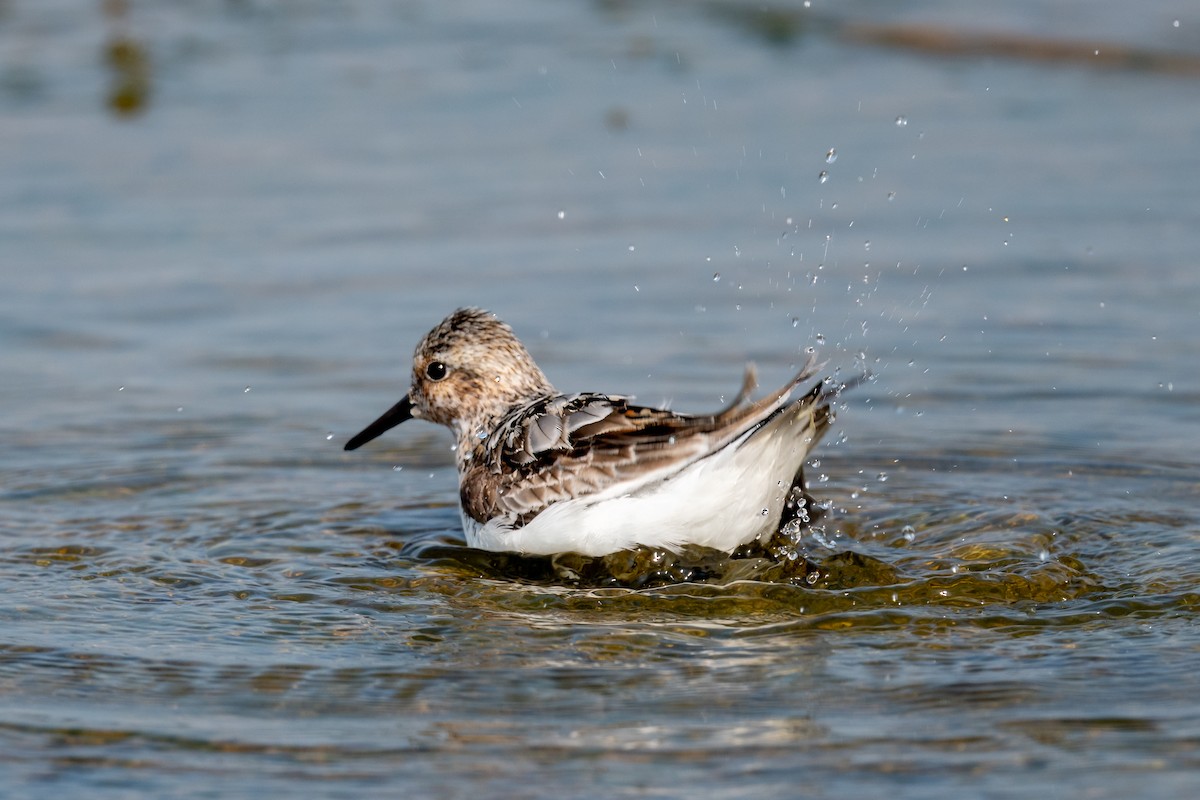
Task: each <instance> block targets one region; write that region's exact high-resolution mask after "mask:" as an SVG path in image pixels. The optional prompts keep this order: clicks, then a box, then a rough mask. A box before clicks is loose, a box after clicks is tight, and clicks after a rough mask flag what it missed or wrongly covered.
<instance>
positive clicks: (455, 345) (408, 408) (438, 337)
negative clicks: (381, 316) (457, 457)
mask: <svg viewBox="0 0 1200 800" xmlns="http://www.w3.org/2000/svg"><path fill="white" fill-rule="evenodd" d="M553 393H554V387H553V386H552V385H551V383H550V381H549V380H547V378H546V376H545V374H543V373H542V371H541V369H539V368H538V365H537V364H536V363H535V362H534V360H533V357H532V356H531V355H529V351H528V350H526V349H525V346H524V345H522V344H521V342H520V340H519V339H517V336H516V334H515V333H513V330H512V328H510V327H509V326H508V325H506V324H505V323H503V322H501V321H500V320H498V319H496V317H495V316H494V315H493V314H491V313H489V312H487V311H484V310H482V309H479V308H460V309H458V310H457V311H455V312H454V313H453V314H451V315H450V316H448V317H446V318H445V319H444V320H442V321H441V322H440V323H438V324H437V326H435V327H434V328H433V330H431V331H430V332H429V333H427V334H425V336H424V338H422V339H421V341H420V343H419V344H418V345H417V347H416V350H414V351H413V369H412V386H411V388H410V389H409V392H408V394H407V395H405V396H404V397H403V398H402V399H401V400H400V402H399V403H397V404H396V405H395V406H393V407H392V408H391V409H389V410H388V411H387V412H386V413H385V414H383V416H381V417H380V418H379V419H377V420H375V421H374V422H372V423H371V424H370V425H368V426H367V427H366V428H365V429H363V431H362V432H361V433H359V434H358V435H357V436H355V437H354V438H352V439H351V440H350V441H349V442H347V443H346V449H347V450H353V449H355V448H357V447H360V446H361V445H363V444H365V443H367V442H369V441H371V440H372V439H374V438H375V437H377V436H379V435H380V434H382V433H384V432H385V431H387V430H389V429H391V428H394V427H395V426H396V425H399V424H400V423H402V422H404V421H405V420H407V419H413V418H416V419H424V420H428V421H430V422H436V423H438V424H440V425H446V426H448V427H450V428H451V429H452V430H454V432H455V434H456V436H457V437H458V439H459V443H460V445H461V444H465V443H467V442H469V441H470V440H471V439H472V437H476V438H477V435H478V431H480V430H484V431H487V430H491V429H492V427H493V426H494V424H495V422H496V421H497V420H498V419H499V418H500V417H502V416H503V415H504V414H506V413H508V412H509V411H511V410H512V408H513V407H514V406H516V405H518V404H520V403H525V402H528V401H529V399H530V398H536V397H541V396H544V395H550V394H553ZM460 452H462V451H460Z"/></svg>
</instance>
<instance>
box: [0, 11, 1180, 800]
mask: <svg viewBox="0 0 1200 800" xmlns="http://www.w3.org/2000/svg"><path fill="white" fill-rule="evenodd" d="M1077 5H1078V4H1077ZM813 6H814V7H813V8H810V9H808V10H805V9H804V8H803V4H801V3H797V4H796V5H795V7H794V9H793V10H794V12H795V13H794V14H791V15H783V16H769V15H768V16H765V17H764V16H762V15H760V14H758V13H757V6H754V5H753V4H747V5H739V4H729V5H722V4H711V5H707V6H690V5H682V6H680V5H677V4H669V3H661V4H659V3H650V4H646V5H637V6H625V5H621V4H598V5H593V4H569V3H543V2H536V1H535V0H523V1H522V2H517V3H508V4H505V5H504V7H503V9H500V8H499V7H494V6H492V5H490V4H486V3H467V4H453V5H452V6H445V7H443V6H438V5H436V4H429V5H428V6H403V7H399V6H394V5H392V4H387V3H375V2H369V1H368V0H357V1H355V2H346V3H344V4H341V5H340V6H338V7H337V8H334V7H325V6H317V5H312V6H309V5H302V6H297V5H296V4H290V3H287V4H285V3H271V2H253V3H252V2H239V3H227V4H224V5H212V4H209V5H196V4H191V3H159V4H152V5H142V4H131V5H129V6H128V7H127V8H126V9H125V11H124V13H121V7H120V4H108V5H107V6H99V5H97V6H96V7H92V8H90V9H89V10H88V11H87V12H86V13H81V12H80V10H79V8H78V7H77V4H74V3H68V2H58V1H57V0H55V1H54V2H48V1H43V2H39V3H36V4H33V3H13V4H8V5H7V6H5V7H3V8H2V9H0V138H2V142H3V146H2V147H0V174H3V175H4V180H3V181H0V209H2V213H0V242H2V243H3V244H2V245H0V252H2V254H3V265H4V266H3V271H2V272H0V281H2V283H0V288H2V290H3V291H0V341H2V342H3V348H4V358H3V360H2V361H0V370H2V372H0V399H2V401H3V405H4V409H5V411H4V415H3V417H2V418H0V429H2V430H3V436H4V441H5V443H6V447H4V448H3V450H2V451H0V475H2V476H3V477H2V484H0V535H2V536H3V541H4V549H3V554H2V555H0V580H2V585H3V586H4V589H5V591H4V595H3V598H0V619H3V633H2V634H0V743H2V746H0V753H3V757H2V759H0V765H2V766H0V785H2V786H3V794H4V795H5V796H7V797H35V796H46V795H47V794H48V793H51V792H54V793H56V794H59V795H66V796H79V795H84V794H86V795H88V796H93V797H126V796H166V795H171V796H180V797H184V796H188V797H206V796H211V797H217V796H220V797H230V796H249V795H254V796H261V795H263V794H264V793H268V794H271V795H282V794H285V793H290V794H306V795H322V796H351V795H353V796H361V795H362V794H363V793H364V792H376V793H378V792H385V793H393V794H394V793H396V792H401V791H402V792H405V793H409V794H411V795H412V796H437V797H466V796H480V795H486V796H524V797H551V796H560V795H578V794H590V795H601V794H603V795H614V796H651V795H667V796H686V795H695V796H705V797H725V796H730V797H733V796H736V797H745V796H762V795H768V794H771V795H778V794H782V793H786V794H796V793H798V792H805V793H808V794H812V795H814V796H830V797H834V796H864V795H865V796H874V795H880V794H884V793H886V794H888V795H889V796H895V797H922V798H930V797H951V796H955V797H957V796H961V795H963V794H964V793H965V794H968V795H973V796H989V797H1016V796H1028V795H1029V794H1030V793H1040V794H1046V793H1047V792H1048V791H1053V792H1055V793H1061V792H1062V791H1064V790H1065V791H1067V792H1068V793H1070V794H1072V795H1075V796H1095V797H1123V796H1130V795H1136V796H1145V797H1151V796H1156V797H1181V796H1190V795H1192V794H1194V793H1195V792H1196V790H1197V788H1198V787H1200V778H1197V775H1200V772H1198V771H1197V767H1198V765H1200V745H1198V743H1200V705H1198V704H1197V701H1196V697H1197V696H1198V695H1200V692H1198V690H1200V685H1198V680H1197V678H1196V671H1195V661H1196V653H1197V650H1198V648H1200V637H1198V636H1197V633H1196V625H1195V619H1196V613H1197V606H1198V605H1200V593H1197V591H1196V586H1197V579H1198V577H1200V559H1198V558H1197V546H1196V545H1197V542H1196V533H1197V531H1198V530H1200V513H1198V511H1197V508H1198V506H1200V504H1198V502H1197V501H1198V499H1200V481H1198V480H1197V474H1198V473H1197V466H1198V462H1197V457H1196V454H1195V447H1194V440H1195V436H1194V432H1195V430H1196V423H1197V421H1198V418H1200V414H1198V412H1197V410H1196V409H1197V408H1198V407H1200V405H1198V404H1197V399H1198V392H1200V384H1198V382H1197V378H1196V375H1195V364H1196V363H1197V356H1198V355H1200V348H1198V346H1197V344H1196V342H1197V341H1200V336H1198V335H1197V334H1198V327H1200V326H1198V322H1200V319H1198V317H1197V309H1198V308H1200V278H1198V276H1200V271H1198V270H1197V269H1196V261H1195V258H1196V257H1195V253H1196V251H1197V249H1198V248H1200V233H1198V232H1197V231H1198V229H1197V226H1196V219H1195V203H1194V180H1193V178H1194V176H1195V175H1196V174H1197V171H1198V170H1200V164H1198V163H1197V159H1198V158H1200V156H1198V155H1197V150H1196V148H1195V146H1194V145H1195V141H1194V140H1195V131H1196V130H1197V128H1198V126H1200V102H1198V101H1200V97H1198V94H1200V89H1198V86H1197V84H1196V81H1195V78H1194V76H1188V75H1186V74H1178V73H1176V72H1156V71H1155V70H1154V69H1148V70H1147V69H1132V68H1130V69H1122V68H1120V67H1114V66H1112V65H1111V64H1110V65H1108V66H1103V68H1100V67H1101V65H1090V64H1088V63H1086V61H1082V62H1066V63H1062V62H1051V61H1046V60H1039V59H1037V58H1028V59H1023V58H1005V57H999V56H992V57H988V58H981V59H970V58H967V59H953V58H946V57H941V56H936V55H931V54H928V53H924V52H920V51H914V50H911V49H904V48H894V49H893V48H887V47H882V46H878V45H873V44H863V43H856V42H855V41H853V40H852V39H851V38H850V37H848V36H845V35H843V32H844V31H845V30H846V26H847V25H848V24H850V23H867V22H869V23H871V24H873V25H885V24H888V25H890V24H932V23H935V22H936V23H937V24H938V25H944V26H948V27H950V28H952V29H956V30H967V31H971V32H975V33H979V32H995V31H999V32H1016V33H1021V34H1029V35H1036V36H1038V37H1043V38H1058V39H1072V40H1074V39H1075V38H1076V37H1078V38H1079V39H1082V40H1086V41H1088V42H1089V43H1090V42H1091V41H1093V40H1094V41H1095V42H1098V43H1099V44H1098V45H1097V46H1103V47H1104V48H1106V49H1108V50H1110V51H1111V49H1112V48H1113V47H1117V46H1119V47H1126V48H1135V49H1145V50H1153V51H1154V52H1175V53H1195V52H1197V50H1200V41H1198V40H1197V36H1196V32H1195V30H1196V29H1195V24H1196V20H1193V19H1191V18H1188V17H1186V16H1184V17H1181V16H1180V13H1179V12H1178V11H1177V10H1174V9H1172V8H1168V7H1167V6H1165V5H1162V4H1157V3H1152V4H1149V5H1147V4H1139V5H1136V6H1130V5H1128V4H1102V5H1101V6H1099V7H1097V6H1095V4H1088V6H1087V8H1086V14H1084V13H1083V7H1082V6H1081V5H1080V6H1079V7H1078V8H1073V7H1072V6H1063V5H1062V4H1045V3H1038V2H1032V1H1030V2H1022V3H1013V4H1008V5H1006V6H1004V7H1003V8H999V7H998V8H994V9H993V8H988V9H982V8H974V7H972V11H971V12H970V13H967V12H965V11H964V10H963V9H962V8H960V7H959V6H957V5H954V4H949V5H947V4H943V3H937V2H933V3H922V4H908V5H905V6H901V7H896V8H892V7H890V6H889V7H888V8H887V9H881V8H877V7H875V6H872V5H858V4H849V5H846V4H842V5H839V6H837V7H836V8H823V7H821V6H820V4H813ZM106 9H107V13H106ZM879 15H886V16H879ZM1176 20H1179V23H1180V24H1179V25H1178V26H1176V25H1175V24H1174V22H1175V21H1176ZM798 21H799V24H797V23H798ZM900 120H903V123H902V124H901V123H900V122H899V121H900ZM835 152H836V160H834V159H833V158H831V157H830V154H832V153H835ZM822 172H826V173H827V176H826V180H825V181H824V182H819V181H818V180H817V176H818V175H820V174H821V173H822ZM868 243H869V244H868ZM717 275H719V276H720V279H719V280H717V279H716V276H717ZM463 304H480V305H484V306H486V307H489V308H491V309H493V310H495V311H497V312H498V313H500V315H501V316H502V317H503V318H505V319H506V320H508V321H510V322H511V323H512V324H513V325H514V326H515V327H516V329H517V331H518V332H519V333H520V334H521V335H522V336H523V338H524V339H525V340H526V342H527V343H528V344H529V346H530V348H531V349H532V350H533V352H534V354H535V356H536V357H537V358H538V359H539V362H540V363H541V365H542V366H543V368H544V369H545V370H546V372H547V373H548V374H549V375H550V377H551V378H552V379H553V380H554V381H555V382H556V384H557V385H558V386H560V387H561V388H563V389H564V390H582V389H603V390H609V391H620V392H625V393H633V394H636V395H638V397H639V399H640V400H642V401H644V402H650V403H657V402H660V401H662V402H670V403H671V404H672V405H673V407H675V408H679V409H681V410H697V411H701V410H708V409H711V408H715V407H717V406H719V405H720V404H721V403H722V402H723V400H724V399H726V398H727V397H729V396H731V395H732V393H733V392H734V391H735V390H736V388H737V386H738V381H739V379H740V374H741V369H742V366H743V364H744V362H745V361H747V360H753V361H755V362H757V364H758V366H759V371H760V376H761V378H762V381H763V383H764V384H765V385H773V384H776V383H782V382H783V380H785V379H786V377H787V376H788V375H790V374H791V370H792V369H793V368H794V366H795V365H796V364H798V363H800V362H802V361H803V359H804V358H805V348H807V347H810V346H818V347H819V349H820V351H821V353H822V355H823V357H825V358H827V359H828V366H827V371H829V372H830V373H833V372H835V371H837V372H838V373H839V374H842V375H843V376H848V375H851V374H856V373H857V372H859V371H861V370H863V369H867V370H869V371H870V372H871V373H872V374H873V375H874V379H873V380H872V381H871V382H869V383H866V384H864V385H862V386H860V387H858V388H857V389H856V390H855V391H854V392H852V393H851V394H849V395H848V396H847V397H846V400H845V407H844V409H843V410H842V411H841V413H840V416H839V420H838V423H837V425H836V426H835V430H833V431H832V432H831V435H830V436H829V437H828V440H827V441H826V442H825V443H824V444H823V445H822V447H821V448H820V449H819V450H818V451H817V453H816V454H815V459H816V460H817V461H818V462H819V463H814V464H813V465H812V466H810V468H809V473H810V476H811V481H812V489H813V492H814V493H815V494H816V495H817V496H818V497H819V498H820V499H823V500H827V501H829V502H830V503H831V505H832V509H831V511H830V512H829V514H828V515H827V517H826V518H825V520H824V527H823V528H819V529H813V530H810V531H808V532H806V534H805V537H804V538H802V540H801V542H800V547H799V552H798V554H797V555H798V556H800V557H802V559H807V560H808V561H809V562H811V563H812V564H813V565H815V568H816V571H814V572H812V573H810V574H811V575H813V576H814V577H813V578H812V582H811V583H810V582H809V581H808V580H807V579H799V580H795V579H793V580H788V577H789V575H786V574H783V570H782V569H776V570H774V571H772V570H770V569H767V570H764V569H763V568H762V567H761V565H754V564H734V565H730V566H728V567H727V569H728V570H729V572H728V573H727V574H726V575H724V579H723V580H711V579H710V580H701V579H699V578H697V579H696V580H693V581H691V582H684V583H672V582H671V575H670V574H667V573H664V575H663V576H660V578H661V580H657V581H652V582H650V584H648V586H647V588H643V589H630V588H623V587H620V586H614V585H611V582H605V581H604V580H599V579H594V576H593V577H592V578H589V577H588V576H587V575H580V574H579V573H578V571H577V570H578V569H581V568H583V567H585V566H586V565H581V564H579V563H577V562H574V561H572V560H571V559H564V560H561V561H559V562H555V563H548V562H544V561H538V560H521V559H513V558H509V557H503V556H493V555H487V554H481V553H476V552H473V551H470V550H467V549H466V548H465V547H463V546H462V539H461V534H460V532H459V528H458V520H457V509H456V491H455V486H454V474H453V465H452V453H451V451H450V440H449V437H448V436H447V435H446V434H445V433H444V432H443V431H440V430H438V429H435V428H433V427H432V426H422V425H420V424H419V423H410V424H409V425H406V426H404V427H403V428H401V429H399V430H397V431H395V432H393V433H392V434H389V435H388V437H386V438H385V439H383V440H381V441H380V442H379V443H378V445H377V446H373V447H372V448H370V449H368V450H364V451H360V452H356V453H353V454H344V453H343V452H342V451H341V444H342V442H343V441H344V440H345V439H346V438H347V437H348V436H349V435H350V434H352V433H353V432H355V431H357V430H358V429H359V428H360V427H361V426H362V425H363V424H365V423H366V422H368V421H369V420H371V419H373V418H374V417H375V416H376V414H378V413H379V412H380V411H382V410H383V409H384V408H386V407H387V406H388V405H390V404H391V403H392V402H393V401H394V400H395V399H396V398H398V397H399V395H400V393H401V392H403V391H404V388H405V386H404V382H405V380H406V373H407V370H408V367H407V365H406V363H405V362H406V360H407V358H408V355H409V353H410V352H411V349H412V347H413V345H414V344H415V342H416V340H417V338H418V337H419V336H420V335H421V334H422V333H423V332H424V331H425V330H427V329H428V328H429V327H430V326H431V325H432V324H433V323H435V322H436V321H437V320H439V319H440V318H441V317H442V316H443V315H444V314H445V313H446V312H448V311H449V310H451V309H452V308H454V307H456V306H458V305H463ZM819 340H823V341H822V342H821V343H820V344H817V343H818V341H819ZM410 426H411V427H410ZM616 566H617V567H620V565H616ZM626 566H628V565H626ZM796 574H797V573H795V571H793V573H792V574H791V577H792V578H795V576H796ZM701 577H702V576H701ZM739 577H740V580H735V578H739Z"/></svg>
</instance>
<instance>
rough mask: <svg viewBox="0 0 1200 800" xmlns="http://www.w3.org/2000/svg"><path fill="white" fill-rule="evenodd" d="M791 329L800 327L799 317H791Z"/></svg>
mask: <svg viewBox="0 0 1200 800" xmlns="http://www.w3.org/2000/svg"><path fill="white" fill-rule="evenodd" d="M792 327H793V328H799V327H800V318H799V317H792Z"/></svg>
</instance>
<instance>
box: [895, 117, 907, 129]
mask: <svg viewBox="0 0 1200 800" xmlns="http://www.w3.org/2000/svg"><path fill="white" fill-rule="evenodd" d="M907 124H908V117H906V116H904V115H903V114H901V115H900V116H898V117H896V127H897V128H903V127H904V126H905V125H907Z"/></svg>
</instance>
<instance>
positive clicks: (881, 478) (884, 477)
mask: <svg viewBox="0 0 1200 800" xmlns="http://www.w3.org/2000/svg"><path fill="white" fill-rule="evenodd" d="M875 479H876V480H877V481H879V482H880V483H883V482H884V481H886V480H887V479H888V474H887V473H886V472H881V473H879V474H878V475H876V476H875Z"/></svg>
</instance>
